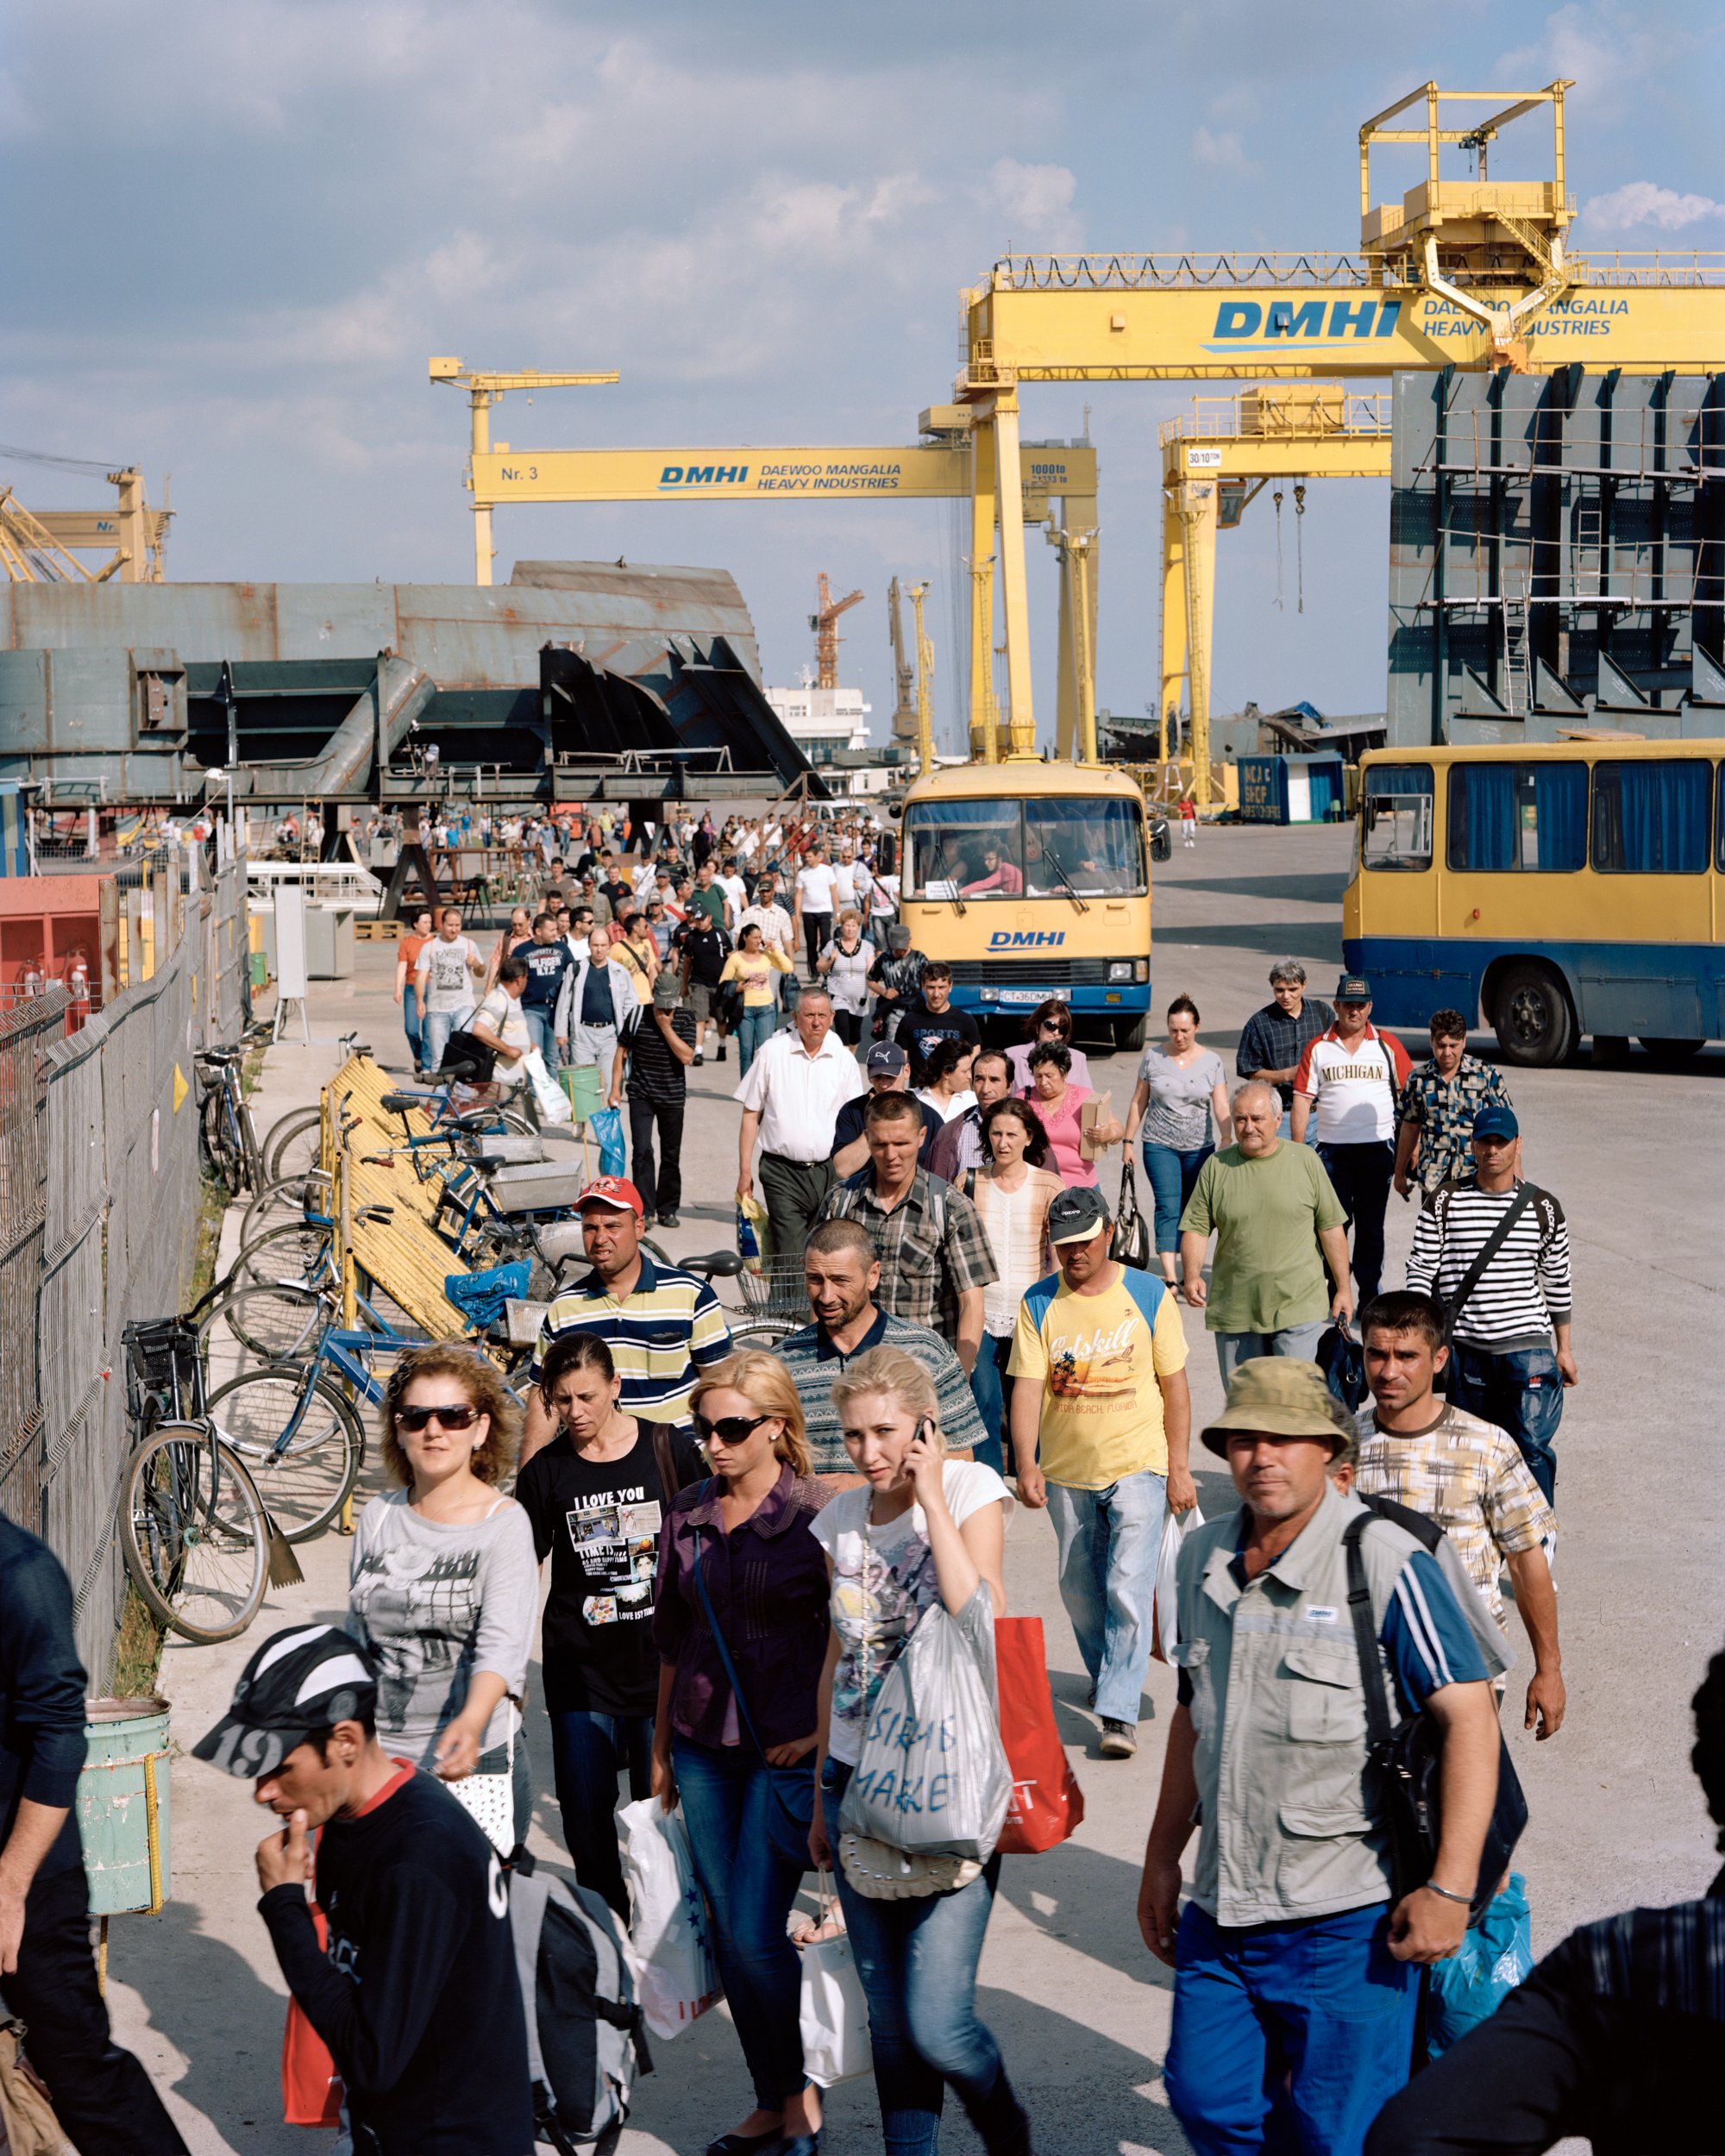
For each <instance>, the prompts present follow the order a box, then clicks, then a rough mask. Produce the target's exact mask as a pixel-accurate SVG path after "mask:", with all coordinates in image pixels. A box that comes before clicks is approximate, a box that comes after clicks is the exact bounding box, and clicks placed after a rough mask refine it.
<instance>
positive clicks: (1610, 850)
mask: <svg viewBox="0 0 1725 2156" xmlns="http://www.w3.org/2000/svg"><path fill="white" fill-rule="evenodd" d="M1712 785H1713V767H1712V765H1711V764H1710V763H1707V762H1704V761H1702V760H1701V759H1700V758H1698V757H1697V759H1695V760H1694V761H1689V760H1687V759H1684V760H1683V761H1679V760H1678V759H1677V758H1676V757H1672V758H1671V759H1670V760H1669V761H1666V760H1665V759H1663V758H1661V759H1660V760H1659V761H1657V762H1651V761H1650V762H1646V763H1643V762H1640V761H1635V762H1631V761H1629V760H1628V758H1627V757H1626V758H1625V759H1624V760H1623V761H1622V762H1621V763H1619V762H1615V761H1614V762H1607V761H1604V760H1603V758H1602V759H1601V761H1599V762H1598V763H1596V765H1595V766H1594V768H1593V866H1594V868H1595V869H1596V871H1597V872H1598V873H1599V874H1601V875H1609V876H1696V875H1700V874H1703V872H1704V871H1705V869H1706V867H1707V853H1708V846H1707V812H1708V809H1709V805H1710V799H1709V797H1710V794H1711V791H1712Z"/></svg>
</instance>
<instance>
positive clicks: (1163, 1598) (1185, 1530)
mask: <svg viewBox="0 0 1725 2156" xmlns="http://www.w3.org/2000/svg"><path fill="white" fill-rule="evenodd" d="M1203 1524H1204V1515H1203V1514H1202V1513H1201V1512H1200V1511H1199V1509H1198V1507H1196V1506H1195V1505H1194V1506H1193V1507H1192V1509H1191V1511H1190V1512H1171V1513H1170V1514H1168V1517H1167V1518H1166V1520H1164V1522H1163V1527H1162V1548H1161V1551H1159V1553H1158V1554H1157V1560H1156V1637H1155V1639H1153V1640H1152V1642H1151V1650H1150V1651H1151V1653H1152V1654H1153V1655H1154V1656H1155V1657H1156V1658H1157V1661H1158V1662H1171V1661H1172V1660H1173V1659H1174V1650H1175V1648H1176V1646H1177V1645H1179V1641H1180V1587H1179V1570H1180V1546H1181V1545H1182V1543H1183V1542H1184V1541H1185V1539H1186V1538H1187V1536H1188V1535H1189V1534H1190V1533H1191V1532H1192V1530H1193V1528H1194V1527H1201V1526H1203Z"/></svg>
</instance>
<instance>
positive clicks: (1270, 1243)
mask: <svg viewBox="0 0 1725 2156" xmlns="http://www.w3.org/2000/svg"><path fill="white" fill-rule="evenodd" d="M1281 1117H1282V1103H1281V1101H1280V1100H1279V1099H1278V1098H1277V1093H1276V1089H1275V1087H1273V1086H1267V1085H1264V1084H1262V1083H1261V1082H1260V1081H1257V1080H1253V1081H1251V1082H1250V1083H1248V1084H1246V1085H1244V1086H1242V1087H1240V1089H1239V1092H1238V1093H1237V1094H1235V1095H1234V1097H1233V1119H1234V1142H1233V1144H1232V1145H1229V1146H1225V1147H1224V1148H1223V1150H1221V1151H1220V1152H1219V1153H1212V1154H1211V1156H1210V1157H1209V1159H1208V1160H1207V1161H1206V1162H1205V1163H1204V1165H1203V1166H1202V1167H1201V1169H1199V1171H1198V1181H1197V1187H1196V1188H1195V1189H1194V1191H1193V1193H1192V1195H1191V1198H1190V1200H1189V1201H1188V1204H1187V1206H1186V1210H1185V1212H1184V1213H1182V1215H1181V1216H1180V1262H1181V1266H1182V1269H1183V1271H1184V1273H1185V1275H1186V1290H1185V1293H1186V1300H1187V1301H1188V1302H1189V1303H1190V1304H1191V1305H1192V1306H1193V1307H1194V1308H1195V1309H1201V1310H1202V1311H1203V1312H1204V1323H1205V1326H1206V1327H1207V1328H1208V1331H1210V1332H1214V1334H1215V1336H1216V1359H1217V1361H1218V1362H1219V1363H1220V1364H1221V1369H1222V1382H1223V1384H1225V1385H1226V1383H1227V1382H1228V1381H1229V1380H1230V1378H1231V1377H1232V1376H1233V1372H1234V1366H1235V1364H1236V1363H1245V1362H1250V1361H1251V1359H1252V1357H1254V1356H1259V1355H1291V1356H1295V1357H1298V1358H1299V1360H1301V1361H1302V1362H1306V1363H1309V1362H1313V1361H1314V1360H1315V1359H1316V1356H1317V1348H1318V1339H1319V1336H1320V1334H1321V1333H1322V1332H1323V1331H1324V1328H1325V1326H1326V1325H1327V1323H1328V1322H1329V1320H1330V1319H1335V1320H1336V1321H1337V1322H1338V1323H1339V1324H1346V1322H1347V1320H1348V1319H1350V1318H1352V1315H1353V1290H1352V1288H1351V1287H1350V1286H1349V1284H1348V1281H1349V1275H1348V1247H1347V1214H1346V1211H1345V1210H1344V1209H1343V1206H1342V1204H1341V1200H1339V1198H1338V1197H1337V1196H1336V1194H1335V1191H1334V1190H1333V1188H1332V1187H1331V1183H1330V1179H1329V1177H1328V1175H1326V1174H1325V1172H1324V1165H1323V1163H1322V1162H1321V1161H1320V1159H1319V1158H1318V1156H1317V1155H1316V1154H1315V1153H1314V1151H1313V1150H1312V1149H1311V1148H1310V1147H1309V1146H1308V1145H1295V1144H1290V1143H1289V1141H1288V1140H1286V1139H1284V1138H1278V1137H1277V1134H1276V1132H1277V1124H1278V1123H1279V1122H1280V1120H1281ZM1212 1234H1214V1236H1215V1238H1216V1256H1215V1262H1214V1265H1213V1266H1212V1268H1211V1271H1210V1278H1209V1281H1208V1283H1207V1282H1206V1281H1205V1279H1204V1251H1205V1247H1206V1245H1207V1244H1208V1242H1209V1239H1210V1237H1211V1235H1212ZM1326 1265H1327V1266H1328V1268H1329V1270H1330V1280H1331V1282H1333V1283H1334V1292H1333V1293H1330V1292H1328V1285H1327V1282H1326V1281H1325V1279H1324V1268H1325V1266H1326Z"/></svg>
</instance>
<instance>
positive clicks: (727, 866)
mask: <svg viewBox="0 0 1725 2156" xmlns="http://www.w3.org/2000/svg"><path fill="white" fill-rule="evenodd" d="M713 881H714V882H715V883H716V884H717V885H718V887H719V889H720V890H721V891H723V892H724V896H725V899H726V902H727V904H728V905H729V906H730V908H731V911H730V912H729V913H728V914H727V915H726V917H725V922H724V927H725V932H726V934H727V935H731V936H734V935H735V934H736V933H737V922H738V921H739V920H740V919H741V918H742V916H743V907H744V906H747V905H748V903H749V887H748V885H747V884H746V883H744V881H743V879H742V877H741V876H740V875H738V874H737V856H736V855H735V854H727V855H726V856H724V868H721V869H720V870H719V872H718V874H717V875H716V876H714V878H713Z"/></svg>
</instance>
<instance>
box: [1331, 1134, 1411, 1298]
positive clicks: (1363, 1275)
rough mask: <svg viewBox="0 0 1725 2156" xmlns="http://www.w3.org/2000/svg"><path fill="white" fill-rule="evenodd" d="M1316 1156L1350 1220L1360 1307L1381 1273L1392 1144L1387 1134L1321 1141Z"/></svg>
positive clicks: (1392, 1171) (1392, 1170)
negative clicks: (1351, 1141) (1356, 1141)
mask: <svg viewBox="0 0 1725 2156" xmlns="http://www.w3.org/2000/svg"><path fill="white" fill-rule="evenodd" d="M1318 1158H1319V1159H1320V1161H1322V1163H1324V1169H1325V1172H1326V1173H1327V1175H1328V1176H1329V1179H1330V1181H1331V1182H1332V1183H1333V1185H1334V1187H1335V1193H1336V1195H1337V1197H1338V1198H1339V1199H1340V1200H1341V1201H1342V1203H1343V1205H1344V1206H1346V1208H1347V1213H1348V1218H1349V1219H1350V1220H1351V1221H1352V1224H1353V1276H1354V1282H1355V1284H1356V1285H1357V1286H1358V1289H1359V1307H1360V1308H1361V1309H1362V1310H1363V1309H1364V1307H1365V1306H1366V1304H1367V1303H1369V1302H1370V1301H1371V1299H1372V1297H1373V1296H1374V1295H1375V1294H1377V1286H1378V1282H1379V1281H1380V1280H1381V1279H1382V1278H1383V1209H1384V1207H1385V1206H1387V1205H1388V1204H1389V1183H1390V1178H1391V1177H1392V1175H1394V1174H1395V1171H1396V1148H1395V1147H1394V1146H1393V1145H1392V1144H1390V1143H1389V1139H1388V1138H1374V1139H1373V1141H1372V1142H1371V1144H1370V1145H1323V1144H1320V1146H1319V1148H1318Z"/></svg>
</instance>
